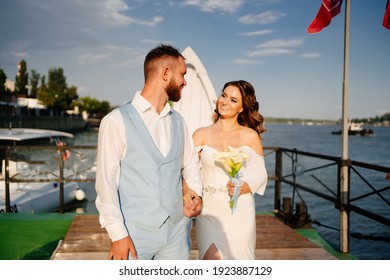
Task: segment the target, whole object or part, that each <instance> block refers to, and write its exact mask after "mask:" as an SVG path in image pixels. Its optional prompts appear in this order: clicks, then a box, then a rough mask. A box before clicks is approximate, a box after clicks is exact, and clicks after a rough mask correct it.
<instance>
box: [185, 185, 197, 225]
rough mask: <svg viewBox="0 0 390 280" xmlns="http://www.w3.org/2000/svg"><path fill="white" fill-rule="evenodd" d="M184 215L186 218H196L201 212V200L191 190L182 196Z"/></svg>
mask: <svg viewBox="0 0 390 280" xmlns="http://www.w3.org/2000/svg"><path fill="white" fill-rule="evenodd" d="M183 204H184V205H183V206H184V207H183V208H184V215H185V216H186V217H188V218H194V217H197V216H198V215H199V214H200V212H201V211H202V198H201V197H200V196H198V195H197V194H196V192H194V191H193V190H192V189H190V188H188V191H187V192H185V193H184V194H183Z"/></svg>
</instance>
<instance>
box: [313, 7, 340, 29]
mask: <svg viewBox="0 0 390 280" xmlns="http://www.w3.org/2000/svg"><path fill="white" fill-rule="evenodd" d="M342 3H343V1H342V0H323V1H322V4H321V7H320V10H319V11H318V13H317V16H316V17H315V18H314V20H313V21H312V23H311V24H310V25H309V27H308V28H307V32H309V33H317V32H320V31H321V30H322V28H324V27H327V26H328V25H329V23H330V21H331V20H332V18H333V17H335V16H337V15H338V14H339V13H340V9H341V4H342Z"/></svg>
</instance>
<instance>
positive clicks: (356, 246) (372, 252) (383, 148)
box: [69, 124, 390, 260]
mask: <svg viewBox="0 0 390 280" xmlns="http://www.w3.org/2000/svg"><path fill="white" fill-rule="evenodd" d="M267 129H268V132H266V133H265V134H264V140H263V145H264V146H265V147H283V148H290V149H292V148H296V149H298V150H301V151H306V152H313V153H317V154H323V155H331V156H336V157H340V156H341V136H340V135H332V134H331V132H332V131H336V130H339V129H340V127H339V126H304V125H287V124H286V125H284V124H269V125H267ZM373 130H374V135H373V136H370V137H361V136H349V149H348V150H349V151H348V154H349V158H350V159H352V160H354V161H361V162H366V163H369V164H375V165H381V166H386V167H389V166H390V128H389V127H374V128H373ZM71 144H73V145H96V144H97V132H96V131H86V132H81V133H78V134H76V135H75V138H74V139H73V141H72V143H69V145H71ZM273 158H274V155H271V156H269V157H266V164H267V169H269V170H272V169H273V168H274V161H273ZM311 164H312V163H311ZM308 165H309V163H305V162H304V161H302V160H301V161H299V166H298V168H302V169H305V168H310V167H311V166H308ZM283 172H284V173H283V174H285V171H283ZM336 172H337V168H336V167H333V168H329V169H328V170H320V171H318V173H316V176H317V177H318V178H321V180H323V181H324V182H326V183H327V184H328V185H329V186H334V185H336V182H335V180H336V179H337V178H336V175H335V174H337V173H336ZM365 176H366V174H365ZM367 176H370V174H367ZM372 176H374V175H372ZM299 179H300V180H313V177H310V178H304V176H302V178H299ZM379 180H381V184H382V185H383V184H384V185H383V187H386V186H389V181H385V180H383V178H382V177H381V178H379ZM305 183H307V182H306V181H305ZM273 186H274V183H273V181H270V182H269V184H268V186H267V190H266V192H265V195H264V196H262V197H260V196H258V197H256V205H257V211H260V212H270V211H272V210H273V201H274V200H273V196H274V188H273ZM282 188H283V185H282ZM334 191H335V190H334ZM389 193H390V191H389V190H388V191H387V192H383V193H382V194H383V195H384V196H385V197H386V198H387V199H388V200H390V194H389ZM298 194H300V195H301V196H302V197H303V199H304V202H305V203H306V204H307V205H308V213H309V215H310V218H311V219H314V220H317V221H320V222H321V224H323V225H325V226H316V225H314V227H315V228H316V229H317V231H318V232H319V233H320V234H321V235H323V236H324V237H325V238H326V239H327V240H330V241H331V242H333V243H334V244H335V246H336V248H338V240H339V237H338V235H339V233H338V231H336V230H334V229H329V228H328V227H327V226H329V227H330V228H332V227H334V228H339V225H338V223H339V214H338V213H339V212H338V211H337V209H335V207H334V205H333V204H332V203H330V202H327V201H325V200H322V199H319V198H317V197H314V196H312V195H308V194H307V193H304V192H300V193H298ZM298 194H297V193H295V194H294V195H295V196H294V197H295V201H296V202H299V201H300V197H299V196H298ZM292 195H293V193H292V188H284V189H283V191H282V197H284V196H290V197H291V196H292ZM354 195H358V194H354ZM86 197H87V200H86V201H85V202H84V203H83V205H78V206H77V208H78V210H80V207H81V208H82V210H83V211H84V212H86V213H97V210H96V207H95V205H94V200H95V197H96V193H95V190H94V189H90V190H88V191H87V193H86ZM359 206H360V207H362V208H364V209H369V210H370V211H373V212H377V213H388V214H390V207H389V206H388V205H387V204H386V203H383V202H381V201H379V202H378V200H377V199H376V200H375V202H373V201H372V199H366V200H363V201H362V204H361V205H359ZM387 216H388V215H387ZM350 223H351V225H350V229H351V232H357V233H365V234H369V235H373V236H375V237H379V239H380V240H367V239H359V238H355V237H351V238H350V250H351V253H352V254H354V255H355V256H357V257H358V258H360V259H386V260H387V259H390V242H389V239H390V231H389V227H387V226H383V225H380V224H379V223H376V222H371V221H369V220H368V219H366V218H364V217H363V216H361V215H357V214H352V215H351V221H350ZM260 226H261V225H260ZM382 237H385V238H387V241H384V240H383V239H382ZM377 239H378V238H377Z"/></svg>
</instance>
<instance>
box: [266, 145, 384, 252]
mask: <svg viewBox="0 0 390 280" xmlns="http://www.w3.org/2000/svg"><path fill="white" fill-rule="evenodd" d="M264 150H265V156H266V162H267V170H268V172H269V174H268V175H269V179H270V180H274V212H275V213H276V214H277V215H278V216H280V217H281V218H282V219H284V221H285V222H286V223H287V224H289V225H290V226H292V227H295V228H299V227H302V226H304V225H305V224H307V223H310V224H314V225H318V226H324V227H327V228H329V229H332V230H333V231H334V232H335V233H336V234H337V235H338V240H339V242H340V246H339V248H340V251H341V252H342V253H349V245H348V251H346V252H343V251H342V247H341V244H342V243H343V240H341V239H342V235H341V231H342V230H346V231H347V232H348V235H347V236H348V238H349V236H354V237H357V238H365V239H378V240H380V239H382V240H384V239H388V238H389V237H388V231H389V226H390V207H389V206H390V202H389V200H390V181H389V180H390V178H389V177H390V167H384V166H379V165H374V164H368V163H364V162H359V161H353V160H347V161H343V160H341V158H340V157H335V156H328V155H322V154H316V153H310V152H304V151H299V150H296V149H287V148H281V147H265V148H264ZM272 155H274V156H272ZM272 165H273V167H272ZM342 166H348V172H349V182H348V185H349V188H348V189H349V193H347V194H345V193H344V194H342V193H341V186H340V185H341V168H342ZM343 195H346V197H347V198H348V199H347V202H346V203H343V202H342V201H343V200H342V196H343ZM311 210H313V211H311ZM341 211H345V212H346V213H347V215H346V217H347V221H342V220H341V219H342V216H344V215H341V214H340V213H341ZM309 212H311V213H314V214H311V213H309ZM355 214H356V215H355ZM351 219H353V220H352V221H351ZM374 223H375V225H374ZM345 225H347V228H343V226H345ZM374 229H375V231H374ZM378 229H379V230H378ZM327 237H328V238H330V239H334V237H335V236H334V234H329V236H327ZM344 241H345V240H344ZM347 243H348V244H349V240H347Z"/></svg>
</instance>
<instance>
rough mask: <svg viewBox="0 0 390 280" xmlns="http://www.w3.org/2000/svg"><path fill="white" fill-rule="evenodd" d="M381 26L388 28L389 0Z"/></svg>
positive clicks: (389, 24) (389, 22)
mask: <svg viewBox="0 0 390 280" xmlns="http://www.w3.org/2000/svg"><path fill="white" fill-rule="evenodd" d="M383 26H384V27H386V28H387V29H389V30H390V1H389V0H387V5H386V11H385V17H384V18H383Z"/></svg>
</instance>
